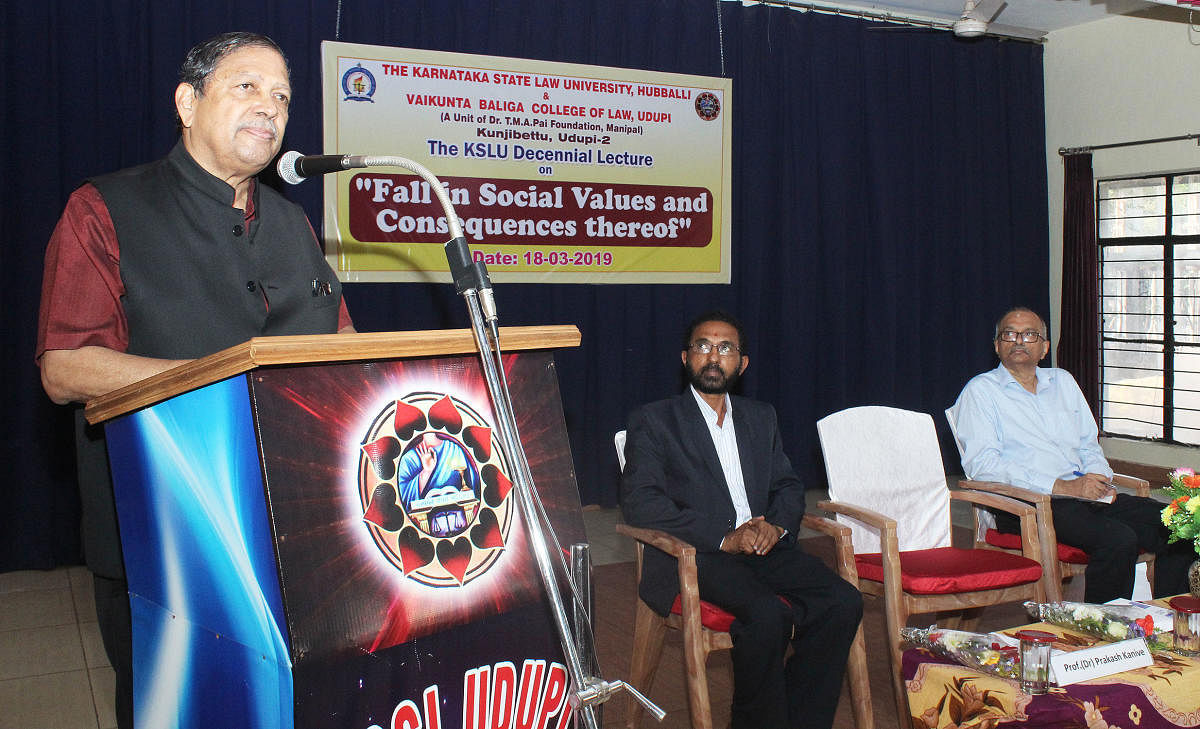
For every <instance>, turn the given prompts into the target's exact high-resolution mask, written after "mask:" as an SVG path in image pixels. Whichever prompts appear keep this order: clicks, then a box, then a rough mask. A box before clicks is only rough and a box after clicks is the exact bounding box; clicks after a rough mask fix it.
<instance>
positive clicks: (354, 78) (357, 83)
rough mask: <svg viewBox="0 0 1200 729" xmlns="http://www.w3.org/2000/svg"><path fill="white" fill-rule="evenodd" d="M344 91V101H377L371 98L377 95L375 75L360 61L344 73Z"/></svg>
mask: <svg viewBox="0 0 1200 729" xmlns="http://www.w3.org/2000/svg"><path fill="white" fill-rule="evenodd" d="M342 93H344V94H345V95H346V96H345V97H344V98H343V99H342V101H370V102H371V103H375V100H374V99H372V98H371V97H372V96H374V95H375V77H374V76H373V75H371V72H370V71H368V70H367V69H365V68H363V66H362V64H361V63H360V64H358V65H356V66H355V67H354V68H351V69H350V70H348V71H346V72H345V73H344V74H342Z"/></svg>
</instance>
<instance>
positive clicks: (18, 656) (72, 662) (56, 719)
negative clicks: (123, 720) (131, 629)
mask: <svg viewBox="0 0 1200 729" xmlns="http://www.w3.org/2000/svg"><path fill="white" fill-rule="evenodd" d="M112 695H113V672H112V668H110V667H109V665H108V659H107V658H106V657H105V655H104V647H103V646H102V645H101V643H100V632H99V630H98V629H97V627H96V607H95V602H94V601H93V599H92V576H91V574H89V573H88V571H87V570H86V569H84V568H83V567H67V568H62V569H57V570H53V571H50V572H7V573H4V574H0V707H2V708H0V729H110V727H115V726H116V725H117V721H116V718H115V715H114V713H113V698H112Z"/></svg>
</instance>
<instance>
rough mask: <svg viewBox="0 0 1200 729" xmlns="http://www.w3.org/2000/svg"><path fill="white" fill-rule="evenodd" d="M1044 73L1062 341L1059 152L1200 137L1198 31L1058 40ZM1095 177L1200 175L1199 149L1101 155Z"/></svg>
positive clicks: (1085, 33) (1140, 453) (1101, 24)
mask: <svg viewBox="0 0 1200 729" xmlns="http://www.w3.org/2000/svg"><path fill="white" fill-rule="evenodd" d="M1172 17H1174V16H1172ZM1197 22H1200V18H1198V19H1197ZM1044 69H1045V84H1046V172H1047V178H1046V179H1047V183H1048V189H1049V195H1050V200H1049V203H1050V204H1049V208H1050V287H1051V291H1050V301H1051V302H1052V304H1053V306H1054V310H1053V311H1052V312H1051V314H1050V316H1051V331H1053V332H1056V333H1057V332H1058V322H1059V300H1060V298H1061V294H1062V287H1061V281H1062V203H1063V200H1062V197H1063V165H1062V161H1061V158H1060V157H1059V155H1058V149H1059V148H1060V147H1084V146H1090V145H1099V144H1109V143H1112V142H1125V141H1134V140H1139V139H1153V138H1157V137H1173V136H1178V135H1181V134H1194V133H1198V132H1200V28H1198V29H1197V30H1190V29H1189V27H1188V25H1187V24H1186V23H1180V22H1167V21H1165V20H1161V19H1146V18H1133V17H1124V16H1118V17H1113V18H1109V19H1106V20H1100V21H1096V22H1094V23H1088V24H1086V25H1080V26H1076V27H1074V28H1067V29H1065V30H1060V31H1055V32H1053V33H1051V34H1050V35H1049V37H1048V39H1047V43H1046V47H1045V55H1044ZM1092 168H1093V172H1094V174H1095V175H1096V177H1097V178H1104V177H1120V176H1124V175H1134V174H1141V173H1146V172H1149V173H1159V172H1170V171H1176V170H1189V169H1200V146H1198V145H1197V144H1196V142H1195V141H1187V142H1166V143H1162V144H1152V145H1141V146H1137V147H1125V148H1121V149H1110V150H1098V151H1096V152H1095V153H1094V154H1093V156H1092ZM1101 442H1102V445H1103V447H1104V450H1105V452H1106V453H1107V454H1108V455H1109V456H1110V457H1112V458H1119V459H1123V460H1131V461H1138V462H1142V463H1153V464H1156V465H1161V466H1175V465H1191V466H1193V467H1200V449H1197V448H1180V447H1172V446H1165V445H1160V444H1151V443H1143V442H1138V441H1132V440H1126V439H1117V438H1105V439H1102V441H1101Z"/></svg>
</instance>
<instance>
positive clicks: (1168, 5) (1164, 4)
mask: <svg viewBox="0 0 1200 729" xmlns="http://www.w3.org/2000/svg"><path fill="white" fill-rule="evenodd" d="M792 3H793V5H794V6H803V5H804V4H805V0H792ZM1174 3H1175V0H1007V2H1005V4H1004V5H1003V7H1001V9H1000V12H999V13H998V14H996V16H995V17H994V18H993V20H992V23H993V25H995V26H1017V27H1019V28H1030V29H1034V30H1038V31H1041V32H1042V33H1048V32H1051V31H1055V30H1061V29H1063V28H1069V27H1071V26H1075V25H1082V24H1084V23H1090V22H1093V21H1096V20H1103V19H1105V18H1109V17H1114V16H1117V15H1138V16H1144V17H1151V18H1155V19H1161V20H1166V21H1175V22H1188V10H1187V9H1186V8H1183V7H1178V6H1175V4H1174ZM817 4H818V5H822V4H824V5H838V6H841V7H844V8H846V9H847V10H848V11H853V10H854V9H862V10H867V11H873V12H877V13H891V14H893V15H899V16H912V17H915V18H918V19H932V20H937V21H943V22H951V23H952V22H954V21H955V20H957V19H958V18H959V16H960V15H961V14H962V11H963V4H964V0H881V1H875V0H834V1H833V2H828V3H822V2H820V0H817ZM1196 15H1197V16H1198V22H1200V12H1197V13H1196ZM996 30H999V27H997V28H996Z"/></svg>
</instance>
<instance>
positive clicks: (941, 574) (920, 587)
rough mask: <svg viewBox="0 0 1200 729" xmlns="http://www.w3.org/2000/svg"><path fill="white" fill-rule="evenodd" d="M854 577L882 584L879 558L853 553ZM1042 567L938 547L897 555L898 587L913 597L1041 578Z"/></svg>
mask: <svg viewBox="0 0 1200 729" xmlns="http://www.w3.org/2000/svg"><path fill="white" fill-rule="evenodd" d="M854 561H855V563H856V564H857V566H858V576H859V577H862V578H865V579H868V580H873V581H875V582H883V557H882V556H881V555H880V554H878V553H875V554H856V555H854ZM1041 577H1042V566H1041V565H1040V564H1038V563H1037V562H1035V561H1033V560H1032V559H1026V558H1025V557H1022V556H1021V555H1019V554H1009V553H1008V552H999V551H996V550H994V549H957V548H955V547H938V548H936V549H919V550H913V551H911V552H901V553H900V584H901V587H902V588H903V589H904V591H905V592H911V593H913V594H917V595H945V594H950V593H955V592H974V591H975V590H995V589H999V588H1003V587H1012V586H1013V585H1023V584H1025V583H1028V582H1034V581H1036V580H1039V579H1041Z"/></svg>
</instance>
